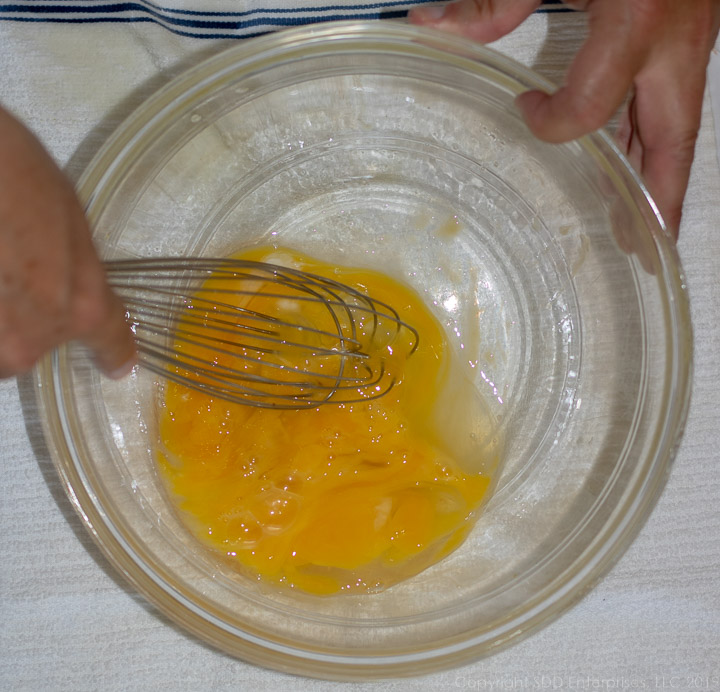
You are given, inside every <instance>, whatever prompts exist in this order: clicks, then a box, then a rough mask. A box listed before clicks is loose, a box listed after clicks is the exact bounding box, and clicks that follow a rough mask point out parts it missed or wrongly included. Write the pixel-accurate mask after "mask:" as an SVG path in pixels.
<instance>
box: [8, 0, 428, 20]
mask: <svg viewBox="0 0 720 692" xmlns="http://www.w3.org/2000/svg"><path fill="white" fill-rule="evenodd" d="M434 1H435V0H396V1H393V0H389V1H388V2H375V3H364V4H361V5H308V6H306V7H290V8H277V7H268V8H259V9H255V10H243V11H242V12H215V11H211V12H203V11H201V10H181V9H177V8H171V7H162V6H160V5H155V4H153V3H151V2H114V3H105V4H102V5H100V4H97V5H73V6H72V7H67V6H66V5H48V4H42V5H30V4H23V5H20V4H12V5H0V12H23V13H31V14H53V13H58V14H60V13H63V12H77V13H78V14H92V13H97V12H108V13H110V12H126V11H132V10H140V11H141V12H148V13H149V14H154V15H155V16H157V15H159V14H163V15H165V14H186V15H199V16H203V17H246V16H248V15H251V14H299V13H307V12H326V11H340V12H342V11H347V12H350V11H361V12H365V11H367V10H376V9H382V8H383V7H403V6H408V5H419V4H421V3H423V2H434ZM70 2H72V0H68V4H69V3H70ZM50 21H52V20H50Z"/></svg>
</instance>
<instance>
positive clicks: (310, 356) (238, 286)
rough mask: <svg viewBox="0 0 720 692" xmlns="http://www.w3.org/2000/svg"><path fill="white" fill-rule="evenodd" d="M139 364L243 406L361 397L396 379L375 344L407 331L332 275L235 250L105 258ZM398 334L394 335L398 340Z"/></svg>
mask: <svg viewBox="0 0 720 692" xmlns="http://www.w3.org/2000/svg"><path fill="white" fill-rule="evenodd" d="M105 267H106V273H107V276H108V281H109V283H110V285H111V286H112V287H113V288H114V289H115V290H116V291H117V292H118V294H119V295H120V297H121V298H122V299H123V300H124V302H125V306H126V309H127V311H128V317H129V319H130V321H131V324H132V327H133V330H134V332H135V336H136V341H137V345H138V352H139V358H140V364H141V365H142V366H144V367H145V368H147V369H148V370H149V371H150V372H153V373H154V374H156V375H158V376H161V377H163V378H165V379H167V380H169V381H172V382H176V383H179V384H182V385H184V386H187V387H189V388H190V389H194V390H197V391H201V392H204V393H207V394H209V395H211V396H213V397H217V398H221V399H225V400H228V401H231V402H235V403H241V404H246V405H251V406H258V407H267V408H283V409H300V408H314V407H317V406H319V405H322V404H326V403H338V404H342V403H354V402H358V401H370V400H372V399H376V398H378V397H381V396H384V395H385V394H387V393H388V392H389V391H390V389H392V387H393V386H394V385H395V383H396V378H395V377H394V376H393V374H392V373H390V372H388V371H387V368H386V358H385V356H384V355H383V354H384V353H386V352H387V351H388V350H390V349H391V348H392V347H393V346H394V345H395V344H396V342H398V341H399V340H401V341H402V343H403V345H404V346H405V347H406V349H407V354H406V355H407V356H409V355H410V354H412V353H413V352H414V351H415V349H416V348H417V344H418V333H417V331H416V330H415V329H414V328H413V327H411V326H410V325H408V324H407V323H406V322H404V321H403V320H402V319H401V318H400V316H399V313H398V312H397V310H395V308H393V307H392V306H390V305H389V304H387V303H384V302H382V301H378V300H376V299H374V298H372V297H370V296H367V295H365V294H364V293H362V292H361V291H359V290H357V289H355V288H353V287H351V286H346V285H344V284H342V283H341V282H339V281H335V280H333V279H330V278H327V277H323V276H320V275H316V274H311V273H308V272H304V271H301V270H298V269H294V268H291V267H285V266H279V265H274V264H269V263H264V262H256V261H252V260H238V259H212V258H210V259H208V258H182V259H175V258H158V259H130V260H116V261H111V262H106V264H105ZM400 337H402V339H399V338H400Z"/></svg>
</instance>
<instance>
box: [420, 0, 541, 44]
mask: <svg viewBox="0 0 720 692" xmlns="http://www.w3.org/2000/svg"><path fill="white" fill-rule="evenodd" d="M540 3H541V0H458V2H452V3H449V4H447V5H433V6H429V7H416V8H414V9H412V10H411V11H410V13H409V15H408V16H409V18H410V21H411V22H412V23H413V24H422V25H425V26H432V27H434V28H436V29H440V30H441V31H447V32H450V33H453V34H458V35H460V36H466V37H468V38H471V39H474V40H475V41H480V42H481V43H490V42H491V41H495V40H497V39H499V38H501V37H502V36H505V34H508V33H510V32H511V31H512V30H513V29H515V28H516V27H517V26H519V25H520V24H521V23H522V22H523V21H524V20H525V19H526V18H527V17H529V16H530V15H531V14H532V13H533V12H534V11H535V10H536V9H537V8H538V7H539V5H540Z"/></svg>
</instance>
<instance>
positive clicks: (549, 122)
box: [517, 1, 653, 142]
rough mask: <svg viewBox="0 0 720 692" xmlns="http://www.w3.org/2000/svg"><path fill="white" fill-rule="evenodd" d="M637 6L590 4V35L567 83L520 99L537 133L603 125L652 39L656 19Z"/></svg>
mask: <svg viewBox="0 0 720 692" xmlns="http://www.w3.org/2000/svg"><path fill="white" fill-rule="evenodd" d="M634 5H635V3H625V2H602V1H597V2H594V3H592V4H590V5H589V14H590V20H589V22H590V30H589V35H588V38H587V41H586V42H585V44H584V45H583V47H582V48H581V49H580V51H579V52H578V54H577V56H576V58H575V60H574V61H573V64H572V65H571V67H570V70H569V72H568V76H567V82H566V85H565V86H564V87H562V88H560V89H558V91H556V92H555V93H554V94H552V95H548V94H544V93H542V92H539V91H530V92H526V93H524V94H521V95H520V96H519V97H518V99H517V105H518V107H519V108H520V110H521V111H522V113H523V116H524V117H525V120H526V122H527V124H528V126H529V127H530V129H531V130H532V132H533V133H534V134H535V135H536V136H537V137H539V138H540V139H543V140H545V141H548V142H564V141H568V140H571V139H575V138H576V137H580V136H581V135H584V134H587V133H588V132H592V131H594V130H596V129H598V128H599V127H602V126H603V125H604V124H605V123H606V122H607V121H608V120H609V119H610V117H611V116H612V115H613V113H614V112H615V111H616V110H617V108H618V107H619V106H620V105H621V103H622V102H623V100H624V98H625V96H626V94H627V92H628V91H629V89H630V87H631V86H632V83H633V79H634V77H635V75H636V74H637V72H638V70H640V68H641V67H642V65H643V63H644V61H645V60H646V57H647V55H648V53H649V51H650V49H651V45H652V40H653V35H652V34H653V32H652V29H653V27H652V20H651V19H647V18H643V17H639V16H638V13H637V12H635V11H634V9H633V7H634Z"/></svg>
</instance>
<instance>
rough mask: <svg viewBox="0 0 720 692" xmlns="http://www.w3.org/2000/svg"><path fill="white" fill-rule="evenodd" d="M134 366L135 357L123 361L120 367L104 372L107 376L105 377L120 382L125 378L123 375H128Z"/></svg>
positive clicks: (135, 363)
mask: <svg viewBox="0 0 720 692" xmlns="http://www.w3.org/2000/svg"><path fill="white" fill-rule="evenodd" d="M136 365H137V357H136V356H133V357H132V358H130V360H127V361H125V362H124V363H123V364H122V365H121V366H119V367H117V368H115V369H114V370H107V371H105V375H107V377H109V378H110V379H111V380H120V379H122V378H123V377H125V375H129V374H130V373H131V372H132V369H133V368H134V367H135V366H136Z"/></svg>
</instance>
